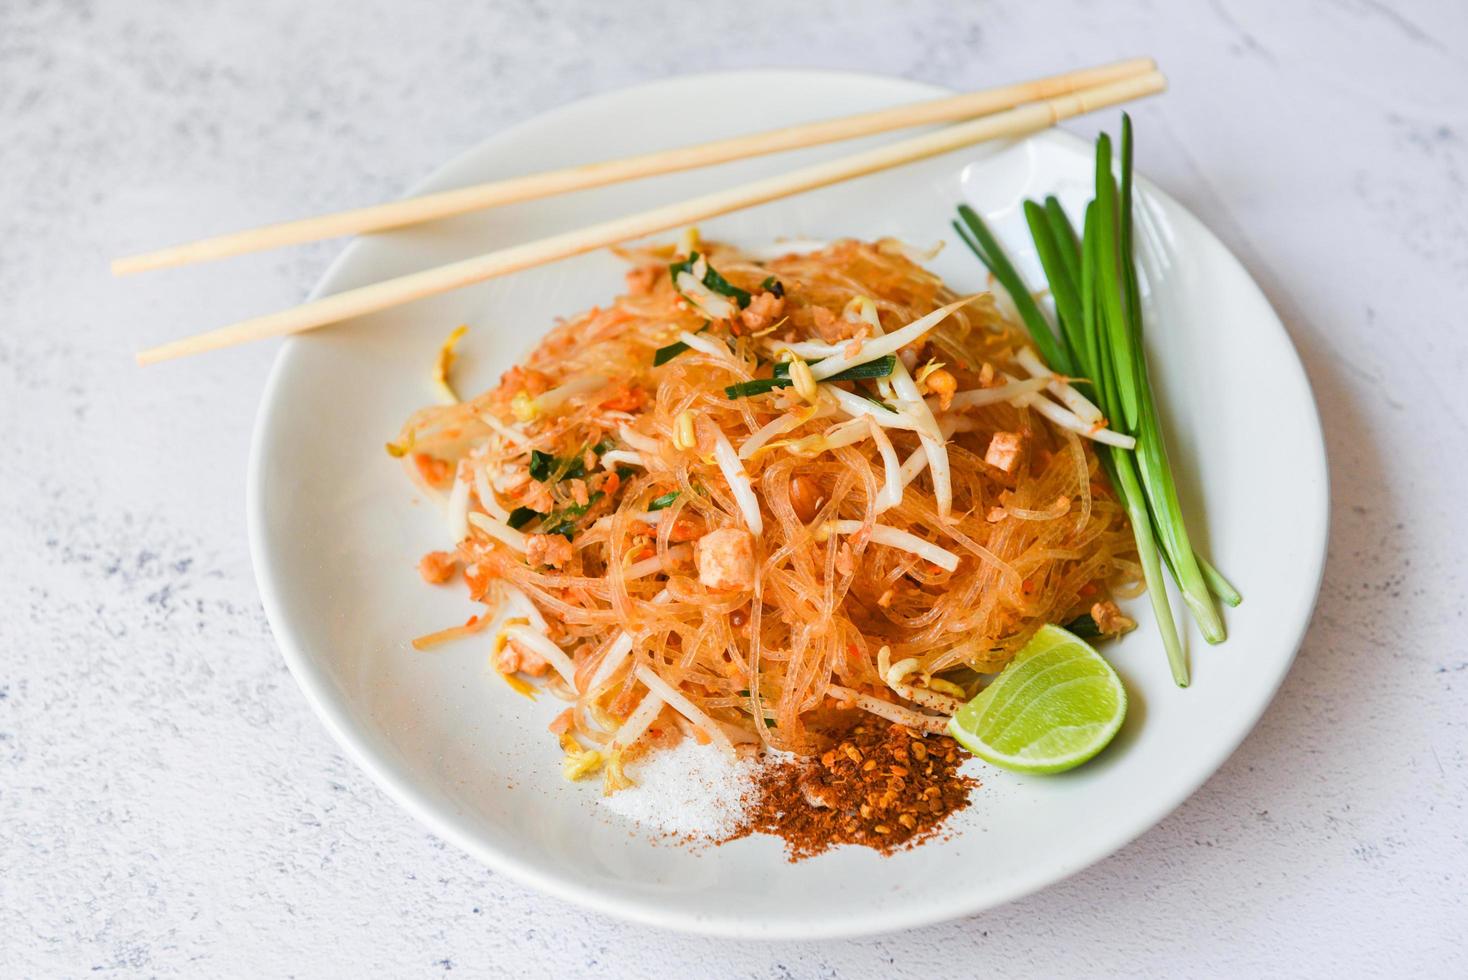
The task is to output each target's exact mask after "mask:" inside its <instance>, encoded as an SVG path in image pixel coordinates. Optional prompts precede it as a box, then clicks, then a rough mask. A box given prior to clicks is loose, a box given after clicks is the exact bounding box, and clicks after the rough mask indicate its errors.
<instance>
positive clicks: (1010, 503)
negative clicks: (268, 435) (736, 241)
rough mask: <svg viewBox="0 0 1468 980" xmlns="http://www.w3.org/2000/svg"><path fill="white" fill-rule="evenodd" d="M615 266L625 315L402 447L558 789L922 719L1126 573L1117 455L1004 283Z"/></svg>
mask: <svg viewBox="0 0 1468 980" xmlns="http://www.w3.org/2000/svg"><path fill="white" fill-rule="evenodd" d="M690 253H691V254H690ZM624 254H625V255H626V257H627V258H628V259H629V260H630V261H631V262H632V263H633V267H632V270H631V271H630V272H629V273H628V291H627V293H626V295H623V296H621V297H619V298H618V299H617V300H616V301H615V302H613V303H612V304H610V305H609V306H607V307H604V308H596V309H592V310H590V311H588V312H586V313H583V314H581V315H580V316H577V317H575V318H573V319H571V320H569V321H568V322H564V323H562V324H560V325H559V326H557V327H556V328H555V329H554V330H552V331H551V332H550V333H549V334H548V335H547V336H546V338H545V339H544V341H543V342H542V343H541V344H540V345H539V347H537V348H536V349H535V351H534V352H532V353H531V354H530V355H529V356H528V357H527V358H526V359H525V361H524V362H523V363H522V364H520V365H518V366H516V367H514V368H512V369H511V370H510V371H508V372H507V373H506V374H505V375H504V376H503V378H502V379H501V382H500V384H499V385H498V386H497V387H495V388H494V389H492V390H490V391H487V392H485V393H483V394H481V395H479V396H478V397H475V398H473V399H472V400H469V401H465V402H462V403H455V404H449V405H442V406H437V407H432V408H427V409H424V410H422V411H420V412H418V413H416V414H414V415H413V416H412V418H411V419H409V421H408V423H407V424H406V426H405V427H404V429H403V431H402V433H401V434H400V436H399V438H398V440H397V442H396V443H394V444H393V445H392V446H390V449H393V450H394V451H395V452H396V453H397V454H400V455H404V456H407V457H408V459H409V462H410V464H411V465H410V467H409V469H410V471H411V472H412V473H413V474H414V476H415V478H416V479H418V480H419V481H420V483H422V484H423V485H424V486H425V487H427V488H428V489H430V490H432V491H434V492H435V493H438V494H441V495H442V497H443V499H444V500H445V503H446V506H447V507H448V510H449V522H450V528H451V532H452V533H453V535H454V536H455V539H456V544H457V551H456V553H455V555H454V559H453V560H454V561H455V562H456V563H457V564H458V565H459V566H461V567H462V568H463V571H464V576H465V579H466V580H467V582H468V585H469V589H470V592H471V594H472V595H473V597H474V598H476V599H479V600H483V601H484V602H486V603H488V604H490V605H491V606H492V607H494V611H493V612H492V613H491V616H493V615H496V614H497V615H498V617H499V619H498V623H497V629H496V631H495V635H494V636H492V637H488V639H489V641H490V642H492V643H493V647H494V654H493V662H494V665H495V666H496V668H497V669H498V670H500V672H501V673H503V674H505V675H507V677H510V678H512V679H514V680H516V682H517V683H520V684H521V685H523V683H524V680H523V679H524V678H525V677H527V676H530V677H540V678H542V679H543V683H544V686H545V687H547V688H549V689H550V690H551V691H552V692H554V693H555V694H557V695H558V696H560V697H562V698H564V699H566V700H568V701H570V702H571V707H570V709H569V712H568V713H567V714H566V715H563V716H562V718H560V719H558V723H557V724H556V725H553V726H552V727H553V730H556V731H559V733H560V735H561V739H562V744H563V745H564V746H565V748H566V750H567V753H568V755H567V772H568V775H581V774H584V773H587V772H590V771H594V770H595V769H596V768H598V767H599V766H601V765H602V764H603V763H605V764H606V771H607V780H608V786H609V787H610V788H615V787H616V786H617V785H619V782H620V780H621V778H622V777H621V776H620V763H621V762H622V761H624V760H625V758H626V757H627V756H628V754H629V753H636V752H640V751H644V750H645V749H646V748H647V746H649V745H651V744H656V743H657V742H659V741H660V740H661V741H666V740H668V739H670V738H677V737H681V736H683V735H687V736H691V737H694V738H697V739H698V740H700V741H707V740H712V741H714V742H717V743H720V744H725V745H729V746H735V745H737V744H739V743H752V742H757V741H763V742H765V743H767V744H769V745H772V746H774V747H777V748H781V749H787V750H793V751H796V752H810V751H813V750H814V749H815V748H816V747H817V745H818V744H819V739H818V732H819V731H820V730H821V728H822V726H823V724H825V723H826V722H829V721H830V720H831V719H832V718H834V717H837V715H836V712H839V711H850V710H853V709H856V710H867V711H872V712H874V713H877V714H881V715H883V716H884V717H888V718H891V719H894V720H900V721H902V722H904V723H906V724H909V725H912V726H914V727H917V728H921V729H927V730H935V729H936V728H937V727H938V726H939V725H940V724H941V722H942V721H943V720H945V717H946V715H947V714H949V713H951V712H952V711H953V710H954V709H955V708H956V706H957V705H958V704H960V703H961V702H962V700H963V699H965V698H966V697H967V696H969V695H970V694H971V693H972V692H973V690H974V689H975V686H976V684H977V683H978V682H979V680H980V675H981V674H984V673H992V672H994V671H997V670H999V669H1001V668H1002V667H1003V666H1004V665H1005V663H1006V662H1007V661H1008V660H1009V658H1010V657H1011V656H1012V655H1013V653H1014V651H1015V650H1016V649H1018V648H1019V647H1020V646H1021V645H1022V644H1023V643H1024V641H1025V640H1026V639H1027V637H1028V636H1029V634H1030V633H1031V632H1032V631H1033V630H1034V629H1035V628H1037V627H1038V626H1039V625H1040V624H1042V623H1045V622H1066V621H1068V620H1070V619H1071V618H1073V617H1075V616H1077V615H1080V614H1083V613H1085V612H1087V611H1088V610H1090V609H1091V608H1092V607H1093V606H1094V605H1095V604H1096V603H1098V602H1100V601H1102V600H1105V599H1106V598H1107V597H1108V595H1109V594H1110V592H1111V589H1112V588H1113V587H1116V588H1124V587H1126V586H1128V585H1131V584H1134V583H1135V581H1136V580H1137V578H1138V577H1139V576H1138V567H1137V564H1136V558H1135V550H1134V543H1133V539H1132V534H1131V532H1130V530H1129V528H1128V526H1127V523H1126V518H1125V515H1124V513H1123V511H1122V509H1121V508H1120V507H1119V506H1118V504H1117V502H1116V500H1115V499H1114V497H1113V495H1112V493H1111V491H1110V489H1109V487H1108V485H1107V482H1106V480H1105V479H1104V477H1103V476H1102V474H1101V471H1100V469H1099V467H1098V464H1097V458H1096V455H1095V454H1094V453H1093V452H1092V450H1091V447H1090V445H1089V443H1088V441H1087V439H1086V437H1087V436H1090V437H1096V436H1097V435H1100V436H1101V437H1102V438H1108V437H1110V438H1116V436H1115V435H1114V433H1112V432H1111V431H1110V430H1109V429H1105V428H1104V425H1105V421H1104V420H1103V419H1100V417H1099V413H1095V412H1094V410H1093V409H1091V406H1090V405H1089V403H1088V402H1087V401H1086V399H1085V398H1084V395H1083V389H1084V386H1083V385H1079V384H1078V385H1077V386H1076V387H1072V386H1071V385H1070V384H1069V383H1068V382H1067V380H1066V379H1060V378H1056V377H1054V376H1052V375H1050V374H1049V373H1048V372H1046V371H1044V366H1043V365H1042V364H1040V363H1039V361H1038V360H1036V359H1035V358H1033V356H1032V354H1031V353H1030V352H1029V351H1028V349H1027V345H1026V339H1025V335H1024V334H1023V332H1022V331H1021V329H1020V328H1019V327H1018V326H1017V325H1015V324H1014V323H1012V322H1010V321H1008V320H1006V319H1005V317H1004V316H1003V314H1002V313H1001V310H1000V307H999V306H998V305H997V304H996V302H995V300H994V298H993V297H992V296H991V295H989V294H982V295H979V296H976V297H968V298H963V297H959V296H956V295H955V294H953V293H952V292H951V291H950V290H948V289H947V288H946V287H945V286H944V284H943V283H942V282H941V281H940V280H939V279H938V278H937V277H935V276H934V275H932V274H931V273H929V272H927V271H925V270H924V269H923V268H922V267H921V266H920V265H918V264H917V263H916V262H915V261H914V260H913V258H912V253H911V252H910V250H909V249H908V248H906V247H905V246H903V245H901V244H899V243H897V242H894V241H890V240H884V241H879V242H876V243H863V242H856V241H841V242H836V243H834V244H831V245H829V246H827V247H824V248H821V249H820V250H818V251H810V252H806V253H804V254H795V253H792V254H786V255H782V256H780V257H777V258H770V259H768V260H763V259H761V258H758V257H756V256H755V255H752V254H746V253H742V252H740V251H739V250H737V249H734V248H732V247H729V246H726V245H720V244H716V243H703V244H697V243H696V242H695V243H690V244H686V245H685V246H684V250H683V251H679V252H676V253H675V252H674V250H673V249H671V248H665V249H661V250H657V249H644V250H640V251H628V252H626V253H624ZM892 355H895V356H892ZM446 359H447V358H446ZM776 375H778V377H777V379H774V380H770V381H765V382H761V381H760V379H772V376H776ZM843 377H844V378H848V379H850V380H841V379H842V378H843ZM751 382H754V383H753V384H751ZM445 388H446V390H447V391H451V389H447V386H445ZM1042 403H1043V404H1042ZM450 571H451V569H450ZM439 577H442V576H441V575H440V576H439ZM489 618H490V617H489V616H487V617H486V621H487V620H488V619H489ZM483 625H484V621H478V622H475V623H471V624H470V625H469V626H467V627H459V628H455V629H451V630H448V631H445V632H446V633H447V634H448V635H450V636H457V635H462V634H464V633H471V632H474V631H475V630H476V629H477V628H479V627H482V626H483ZM437 638H439V637H438V636H435V637H430V638H425V640H427V641H430V642H431V641H432V640H434V639H437ZM480 642H484V640H480Z"/></svg>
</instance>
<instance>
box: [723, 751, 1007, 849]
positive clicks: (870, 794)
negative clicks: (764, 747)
mask: <svg viewBox="0 0 1468 980" xmlns="http://www.w3.org/2000/svg"><path fill="white" fill-rule="evenodd" d="M967 758H968V753H967V752H965V751H964V750H963V749H962V748H960V747H959V745H958V743H957V742H955V741H954V740H953V739H951V738H948V737H947V736H928V737H926V738H925V737H924V736H923V735H922V734H920V733H918V732H914V731H913V730H912V729H910V728H906V727H904V726H902V725H891V724H886V723H882V722H877V723H871V722H867V723H863V724H859V725H856V726H855V727H853V728H852V729H850V731H848V732H847V733H846V735H845V736H844V737H843V738H841V739H840V740H839V741H838V742H837V744H836V745H835V746H834V747H833V748H831V749H828V750H827V751H826V752H825V753H823V754H822V755H821V756H819V757H817V758H806V757H799V758H794V759H790V760H787V761H782V762H777V763H773V764H770V765H768V766H766V767H765V768H764V769H763V770H762V771H761V773H760V775H759V779H758V782H757V784H756V787H755V789H754V790H753V791H752V793H751V798H750V799H749V800H747V804H748V816H747V820H746V823H745V826H744V827H742V828H741V829H740V830H739V831H738V832H737V833H736V834H735V835H734V837H736V838H737V837H745V836H748V835H749V834H752V833H766V834H773V835H775V836H778V837H781V838H783V839H784V841H785V844H786V853H787V855H788V857H789V858H790V860H791V861H799V860H801V859H803V858H808V857H812V856H814V855H816V854H820V853H822V852H824V851H827V850H829V849H830V848H832V847H834V846H836V845H837V844H861V845H863V846H865V847H870V848H873V849H875V850H877V851H879V852H881V853H883V854H891V853H892V852H894V851H897V850H902V849H905V848H908V847H912V846H914V845H916V844H920V843H922V842H923V841H925V840H927V839H929V838H930V837H933V836H934V835H936V834H937V833H938V831H939V829H940V828H941V826H942V824H943V822H944V821H945V820H946V819H947V818H948V816H949V815H950V814H952V813H955V812H957V811H959V810H962V809H963V808H964V807H966V806H968V804H969V798H968V797H969V792H970V791H971V790H973V789H975V788H976V787H977V786H978V785H979V782H978V780H976V779H973V778H971V777H968V776H964V775H962V774H960V773H959V771H958V770H959V767H960V766H961V765H962V764H963V761H964V760H965V759H967Z"/></svg>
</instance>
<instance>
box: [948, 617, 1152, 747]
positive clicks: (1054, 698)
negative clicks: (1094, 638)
mask: <svg viewBox="0 0 1468 980" xmlns="http://www.w3.org/2000/svg"><path fill="white" fill-rule="evenodd" d="M1126 706H1127V697H1126V688H1125V687H1123V686H1122V683H1121V679H1120V678H1119V677H1117V676H1116V671H1114V670H1112V669H1111V665H1110V664H1108V663H1107V662H1106V661H1105V659H1103V658H1102V656H1101V655H1100V654H1099V653H1097V652H1096V651H1095V650H1094V649H1093V648H1092V647H1091V646H1090V644H1088V643H1086V642H1085V641H1084V640H1082V639H1081V638H1080V637H1077V636H1075V635H1074V634H1072V633H1069V632H1067V631H1066V630H1063V629H1061V628H1060V627H1058V626H1044V627H1041V628H1040V630H1039V631H1037V632H1036V633H1035V635H1034V636H1033V637H1031V639H1030V641H1029V642H1028V643H1026V644H1025V645H1024V647H1023V648H1021V650H1020V651H1019V653H1017V654H1016V655H1015V658H1014V660H1013V661H1011V663H1010V664H1009V666H1008V667H1006V668H1005V669H1004V671H1003V672H1002V673H1000V675H999V676H998V677H997V678H995V680H994V682H993V683H992V684H990V685H989V686H988V687H986V688H984V690H983V691H981V692H980V693H979V694H978V695H977V696H976V697H975V698H974V699H973V700H972V701H970V702H969V703H968V704H966V705H964V706H963V707H962V708H961V709H959V711H958V713H957V714H956V715H954V717H953V719H952V720H951V721H950V722H949V724H948V731H949V734H950V735H952V736H953V737H954V738H955V739H957V740H958V741H959V743H960V744H962V745H963V747H964V748H966V749H968V750H969V751H970V752H972V753H973V754H974V755H977V756H978V757H979V758H981V759H983V760H985V761H986V762H989V763H992V764H993V765H996V766H1000V767H1001V768H1004V769H1010V770H1014V771H1016V772H1023V773H1037V774H1041V773H1056V772H1064V771H1065V770H1067V769H1072V768H1074V767H1076V766H1078V765H1080V764H1081V763H1083V762H1086V761H1087V760H1089V759H1091V758H1093V757H1094V756H1095V755H1096V754H1097V753H1098V752H1100V751H1101V750H1102V749H1103V748H1105V747H1106V745H1107V744H1108V743H1109V742H1110V741H1111V740H1112V738H1114V737H1115V736H1116V733H1117V732H1118V731H1119V730H1120V729H1121V725H1122V722H1123V721H1124V720H1125V719H1126Z"/></svg>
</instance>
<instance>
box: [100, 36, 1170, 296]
mask: <svg viewBox="0 0 1468 980" xmlns="http://www.w3.org/2000/svg"><path fill="white" fill-rule="evenodd" d="M1156 67H1157V65H1156V63H1155V62H1153V61H1152V59H1151V58H1133V59H1130V60H1127V61H1117V62H1114V63H1112V64H1109V65H1100V66H1098V67H1095V68H1084V69H1081V70H1079V71H1071V72H1065V73H1063V74H1060V75H1051V76H1048V77H1046V78H1037V79H1034V80H1032V81H1028V82H1018V83H1015V84H1013V85H1004V86H1001V87H999V88H994V89H987V90H985V91H981V92H968V93H965V94H963V95H954V96H947V97H944V98H941V99H933V100H931V101H928V102H917V103H913V104H911V105H900V106H894V107H892V108H890V109H879V110H876V111H874V112H863V113H859V114H857V115H854V116H845V117H842V118H840V119H830V120H826V121H823V122H816V123H807V124H802V125H798V126H787V127H785V128H783V129H772V130H769V131H767V132H763V133H751V134H750V135H748V136H736V137H733V138H731V139H723V140H717V141H715V142H712V143H701V144H698V145H695V146H685V147H679V148H677V149H672V150H659V151H656V152H653V153H643V154H639V155H637V156H631V157H623V158H621V159H618V160H605V161H602V162H600V163H591V164H585V165H583V166H578V167H566V168H563V169H560V170H549V171H546V172H544V173H538V174H530V175H527V176H524V177H512V178H509V179H507V180H495V181H490V182H489V183H484V184H475V185H474V186H472V187H464V188H460V189H457V190H452V191H443V192H441V193H437V194H426V195H423V196H422V197H410V198H407V199H405V200H401V201H390V202H387V203H385V204H377V205H373V206H371V207H365V208H355V209H353V210H350V211H338V212H336V213H334V214H324V215H320V216H317V217H314V218H303V219H300V220H298V221H285V222H281V223H279V224H273V225H266V226H264V227H261V228H252V229H248V230H245V231H237V232H231V233H229V234H225V235H217V236H215V237H212V238H204V239H201V240H199V241H196V242H188V243H186V244H183V245H175V246H172V247H170V248H164V249H159V250H158V251H155V252H145V253H143V254H140V255H131V256H127V257H125V258H120V259H117V260H115V261H114V262H113V263H112V273H113V275H119V276H121V275H127V274H130V273H134V272H144V271H147V270H150V269H164V268H169V267H172V266H180V265H188V264H190V263H194V262H204V261H208V260H210V259H222V258H225V257H228V256H231V255H242V254H245V253H247V252H256V251H260V250H262V249H269V248H279V247H281V246H284V245H298V244H300V243H302V242H310V241H316V240H318V239H322V238H335V237H338V236H340V235H360V234H364V233H366V232H373V231H385V230H387V229H390V228H401V227H403V226H405V225H412V224H418V223H420V222H424V221H435V220H437V219H440V218H447V217H450V216H452V215H456V214H463V213H465V212H468V211H477V210H481V209H483V208H491V207H497V206H499V205H502V204H512V203H515V202H517V201H530V200H534V199H536V198H541V197H550V196H552V195H555V194H565V193H567V192H569V191H577V190H585V189H587V188H591V187H601V186H603V185H605V184H614V183H617V182H619V181H624V180H636V179H638V178H640V177H652V176H656V175H658V174H666V173H673V172H675V171H679V170H690V169H693V168H695V167H708V166H713V165H714V164H718V163H727V162H728V161H730V160H739V159H743V158H745V157H752V156H761V155H763V154H767V153H781V152H784V151H786V150H796V149H801V148H803V147H807V146H817V145H820V144H822V143H833V142H837V141H839V140H848V139H856V138H857V137H861V136H872V135H875V134H877V133H885V132H888V131H889V130H893V129H902V128H905V127H911V126H925V125H929V124H932V123H943V122H955V121H957V120H960V119H970V118H972V117H974V116H982V115H987V114H988V113H991V112H997V111H1000V110H1003V109H1010V108H1013V107H1014V106H1017V105H1021V104H1023V103H1026V102H1034V101H1037V100H1040V99H1048V98H1052V97H1054V96H1057V95H1064V94H1066V93H1068V92H1075V91H1078V90H1080V89H1083V88H1091V87H1094V86H1096V85H1104V84H1105V83H1107V82H1115V81H1120V80H1121V79H1123V78H1131V77H1134V76H1136V75H1141V74H1143V73H1144V72H1148V71H1152V70H1154V69H1155V68H1156Z"/></svg>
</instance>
